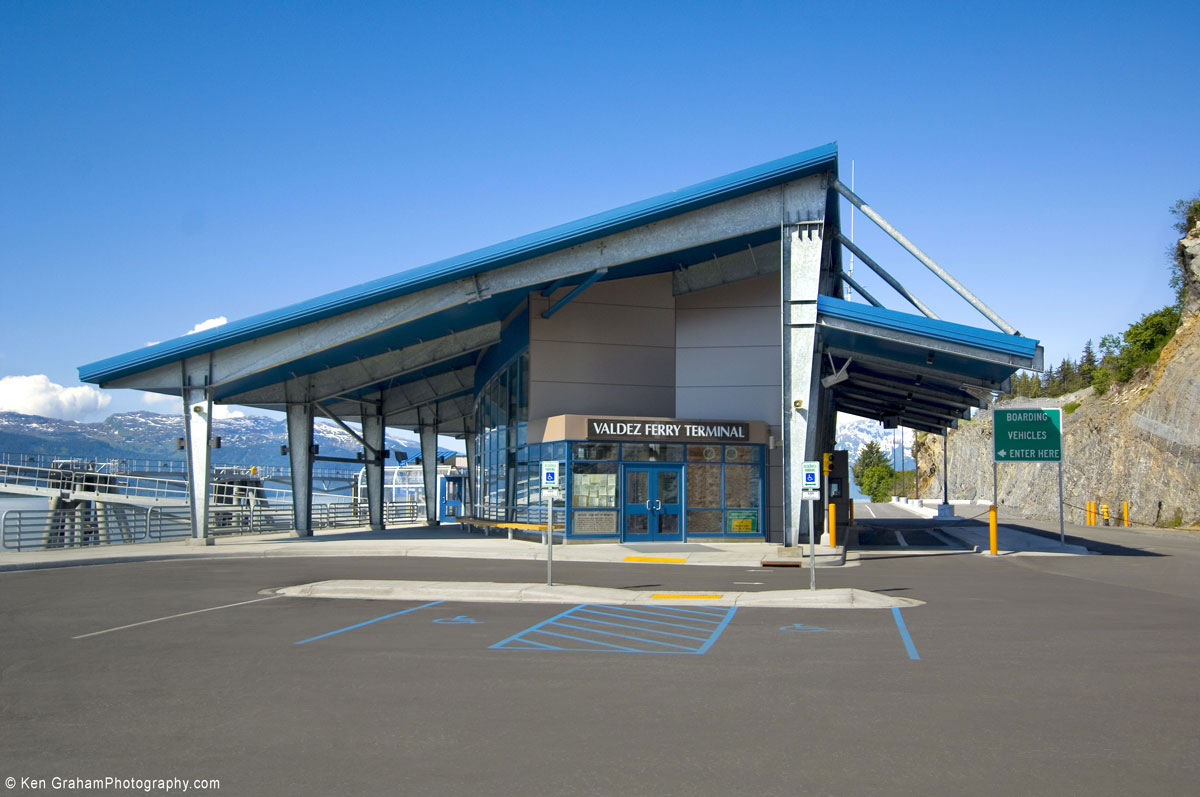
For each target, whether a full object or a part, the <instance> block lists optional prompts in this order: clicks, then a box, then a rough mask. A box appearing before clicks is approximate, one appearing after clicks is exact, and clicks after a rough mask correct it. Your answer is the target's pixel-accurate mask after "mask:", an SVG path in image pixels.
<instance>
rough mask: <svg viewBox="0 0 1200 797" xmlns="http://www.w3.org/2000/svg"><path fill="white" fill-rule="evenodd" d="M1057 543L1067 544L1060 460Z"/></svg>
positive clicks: (1059, 464)
mask: <svg viewBox="0 0 1200 797" xmlns="http://www.w3.org/2000/svg"><path fill="white" fill-rule="evenodd" d="M1058 544H1059V545H1066V544H1067V532H1066V530H1065V529H1064V527H1063V491H1062V460H1061V459H1060V460H1059V461H1058Z"/></svg>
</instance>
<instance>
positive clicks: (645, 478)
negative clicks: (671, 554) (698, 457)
mask: <svg viewBox="0 0 1200 797" xmlns="http://www.w3.org/2000/svg"><path fill="white" fill-rule="evenodd" d="M682 492H683V467H682V466H680V465H626V466H625V501H624V507H625V511H624V513H623V516H624V520H625V522H624V524H623V529H622V535H621V539H622V541H623V542H680V541H682V540H683V523H682V521H681V519H680V514H681V513H680V510H681V509H682V507H683V495H682Z"/></svg>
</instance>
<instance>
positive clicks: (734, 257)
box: [671, 241, 780, 296]
mask: <svg viewBox="0 0 1200 797" xmlns="http://www.w3.org/2000/svg"><path fill="white" fill-rule="evenodd" d="M779 257H780V255H779V242H778V241H770V242H768V243H765V244H759V245H758V246H750V245H747V246H746V248H745V249H744V250H739V251H737V252H731V253H729V254H727V255H721V256H719V257H718V256H714V257H713V258H712V259H711V260H704V261H702V262H700V263H696V264H695V265H691V266H687V267H685V268H680V269H676V270H675V271H674V272H673V273H672V275H671V281H672V286H671V287H672V293H674V294H675V295H676V296H682V295H683V294H685V293H692V292H693V291H703V290H708V289H709V288H717V287H720V286H721V285H728V284H730V283H732V282H741V281H742V280H748V279H753V278H754V277H762V276H766V275H768V274H778V273H779Z"/></svg>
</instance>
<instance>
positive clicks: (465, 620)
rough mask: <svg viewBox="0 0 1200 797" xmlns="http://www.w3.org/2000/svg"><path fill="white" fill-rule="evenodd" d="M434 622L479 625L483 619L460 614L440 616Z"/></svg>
mask: <svg viewBox="0 0 1200 797" xmlns="http://www.w3.org/2000/svg"><path fill="white" fill-rule="evenodd" d="M434 622H435V623H439V624H442V625H477V624H479V623H480V622H482V621H480V620H476V619H475V618H474V617H467V616H466V615H465V614H460V615H459V616H458V617H439V618H438V619H436V620H434Z"/></svg>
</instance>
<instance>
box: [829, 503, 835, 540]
mask: <svg viewBox="0 0 1200 797" xmlns="http://www.w3.org/2000/svg"><path fill="white" fill-rule="evenodd" d="M829 544H830V545H831V546H832V547H834V548H836V547H837V504H830V505H829Z"/></svg>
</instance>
